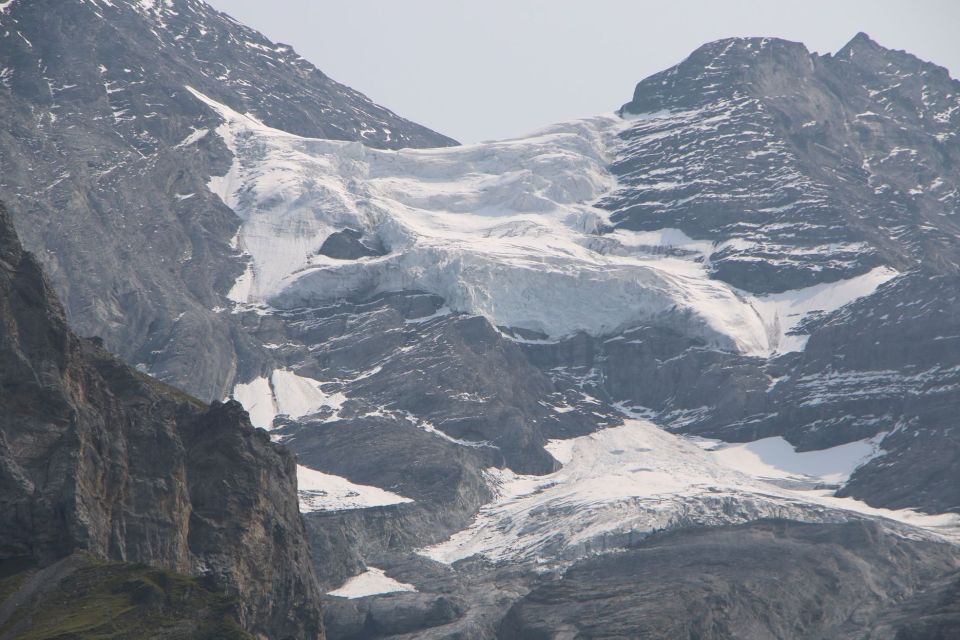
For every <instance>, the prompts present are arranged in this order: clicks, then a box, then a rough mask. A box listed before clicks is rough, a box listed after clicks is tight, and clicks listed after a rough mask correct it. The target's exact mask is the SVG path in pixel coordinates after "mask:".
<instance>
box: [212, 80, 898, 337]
mask: <svg viewBox="0 0 960 640" xmlns="http://www.w3.org/2000/svg"><path fill="white" fill-rule="evenodd" d="M193 93H194V95H195V96H197V98H198V99H200V100H202V101H204V102H205V103H206V104H207V105H209V106H210V107H212V108H213V109H215V110H216V111H217V112H218V113H219V114H220V115H221V116H222V117H223V119H224V123H223V124H222V125H221V126H219V127H218V128H217V133H218V134H219V135H220V136H221V137H222V138H223V139H224V141H225V142H226V143H227V144H228V146H229V147H230V148H231V149H232V151H233V153H234V161H233V164H232V166H231V167H230V169H229V170H228V172H227V173H226V174H225V175H224V176H220V177H215V178H212V179H211V181H210V185H209V186H210V188H211V190H212V191H213V192H214V193H216V194H218V195H219V196H220V197H221V198H222V199H223V201H224V202H225V203H226V204H227V205H228V206H230V207H231V208H233V209H234V211H235V212H236V213H237V214H238V215H239V216H240V217H241V219H242V220H243V223H242V226H241V229H240V233H239V236H238V242H237V247H238V249H239V250H240V251H242V252H243V253H245V254H247V255H248V256H249V257H250V268H249V270H248V271H247V272H246V273H244V274H243V275H241V277H240V278H239V279H238V281H237V283H236V285H235V286H234V288H233V290H232V291H231V292H230V297H231V299H233V300H234V301H235V302H238V303H269V304H270V305H272V306H274V307H278V308H290V307H297V306H304V305H311V304H315V303H319V302H323V301H325V300H330V299H335V298H338V297H343V296H347V295H356V294H358V293H361V294H364V293H365V294H373V293H377V292H383V291H397V290H424V291H430V292H433V293H436V294H438V295H440V296H442V297H443V298H444V299H445V301H446V303H447V305H448V307H449V308H450V309H451V310H453V311H457V312H468V313H474V314H480V315H484V316H486V317H487V318H489V319H490V320H491V322H493V323H494V324H496V325H499V326H509V327H518V328H524V329H530V330H534V331H540V332H543V333H545V334H547V335H548V336H551V337H560V336H564V335H568V334H571V333H574V332H576V331H586V332H588V333H591V334H595V335H602V334H606V333H611V332H614V331H616V330H618V329H620V328H623V327H626V326H629V325H631V324H636V323H638V322H654V323H665V324H670V325H671V326H674V327H681V328H683V329H684V330H686V331H687V332H688V333H689V334H691V335H694V336H699V337H702V338H704V339H706V340H707V342H708V343H710V344H712V345H714V346H718V347H720V348H726V349H732V350H737V351H740V352H743V353H747V354H752V355H769V354H771V353H773V352H775V351H777V350H780V351H782V350H784V349H791V348H795V346H796V344H798V343H799V342H800V341H799V340H792V341H791V339H789V338H786V337H784V334H785V333H786V332H787V331H788V330H789V329H790V328H791V327H793V326H794V325H796V324H797V323H798V322H799V320H800V319H801V318H802V315H803V314H804V313H806V312H808V311H810V310H815V309H820V308H823V309H826V310H832V309H833V308H835V307H836V306H837V305H839V304H842V303H844V302H849V300H850V299H851V298H852V297H855V296H854V294H856V295H864V294H866V293H869V292H870V291H872V289H871V288H870V286H868V285H871V284H872V285H876V284H877V283H878V282H879V281H882V279H883V278H884V277H889V276H890V274H891V272H890V271H889V270H884V271H882V272H877V273H872V274H868V276H869V277H867V276H861V279H854V280H853V281H850V283H852V284H848V283H846V282H840V283H833V284H829V285H819V286H818V287H813V288H811V289H810V290H802V291H798V292H787V293H786V294H778V296H767V297H755V296H751V295H748V294H745V293H744V292H742V291H738V290H736V289H734V288H733V287H731V286H729V285H727V284H725V283H723V282H719V281H717V280H712V279H710V278H709V277H708V274H707V271H706V268H705V264H706V262H705V261H702V260H701V261H697V260H695V259H694V258H696V257H697V256H698V255H709V252H711V251H713V250H717V249H719V248H722V246H719V247H713V245H712V243H710V242H705V241H695V240H692V239H690V238H686V237H685V236H684V235H683V234H682V233H681V232H679V231H677V230H672V229H664V230H661V231H659V232H645V233H636V232H626V231H618V232H616V233H613V234H606V235H598V234H597V229H598V228H599V227H600V226H601V225H603V224H605V223H606V222H607V221H608V213H607V212H606V211H603V210H600V209H598V208H596V207H594V206H592V204H591V203H593V202H595V201H596V200H597V199H598V198H600V197H601V196H602V195H603V194H605V193H607V192H608V191H609V190H610V189H612V188H613V187H614V186H615V179H614V177H613V176H612V175H611V174H610V173H609V172H608V170H607V168H606V167H607V165H608V163H609V162H610V160H611V156H610V153H611V152H612V150H614V149H615V148H616V145H617V144H618V142H617V138H616V134H617V133H618V132H619V131H620V130H622V128H623V127H625V126H629V123H625V122H624V121H623V120H621V119H620V118H618V117H616V116H614V115H602V116H597V117H594V118H590V119H585V120H579V121H574V122H569V123H562V124H558V125H554V126H552V127H549V128H547V129H544V130H542V131H539V132H536V133H534V134H531V135H530V136H528V137H525V138H518V139H513V140H503V141H498V142H485V143H481V144H474V145H465V146H462V147H452V148H442V149H406V150H400V151H383V150H376V149H371V148H368V147H364V146H363V145H361V144H359V143H351V142H338V141H330V140H316V139H308V138H301V137H298V136H294V135H291V134H288V133H285V132H282V131H278V130H275V129H271V128H269V127H267V126H265V125H264V124H262V123H261V122H260V121H258V120H256V119H255V118H253V117H252V116H249V115H243V114H240V113H237V112H236V111H233V110H231V109H230V108H228V107H226V106H224V105H222V104H220V103H217V102H216V101H214V100H212V99H210V98H208V97H206V96H204V95H202V94H200V93H198V92H196V91H193ZM345 227H351V228H354V229H358V230H362V231H363V232H364V233H365V234H366V236H367V237H368V238H370V239H371V240H376V241H378V242H379V243H380V244H382V245H383V246H384V247H385V248H386V249H387V251H388V253H387V255H385V256H383V257H368V258H362V259H359V260H334V259H331V258H327V257H324V256H318V255H317V251H318V249H319V248H320V246H321V245H322V244H323V242H324V241H325V240H326V239H327V237H328V236H329V235H330V234H331V233H333V232H335V231H339V230H341V229H343V228H345ZM728 244H729V241H728ZM664 246H671V247H679V248H683V249H686V250H688V251H689V252H690V255H689V256H679V257H675V256H665V255H664V254H663V252H662V251H651V250H650V249H651V247H652V248H657V247H664ZM570 300H575V301H576V302H577V303H576V304H570V303H569V301H570Z"/></svg>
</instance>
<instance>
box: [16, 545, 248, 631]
mask: <svg viewBox="0 0 960 640" xmlns="http://www.w3.org/2000/svg"><path fill="white" fill-rule="evenodd" d="M14 577H15V576H12V577H10V578H7V579H6V580H12V579H13V578H14ZM6 580H4V581H3V582H0V587H3V585H4V584H5V583H6ZM23 580H25V577H22V578H21V579H20V581H19V584H22V583H23ZM236 604H237V602H236V600H235V599H234V598H232V597H229V596H226V595H224V594H222V593H219V592H216V591H213V590H211V589H210V588H208V587H207V586H205V585H204V584H203V583H202V582H201V581H200V580H197V579H195V578H190V577H188V576H184V575H182V574H179V573H175V572H173V571H166V570H163V569H157V568H154V567H148V566H145V565H137V564H127V563H106V562H94V561H91V562H89V563H87V564H85V565H84V566H82V567H81V568H79V569H77V570H76V571H74V572H72V573H70V574H69V575H67V576H66V577H64V578H63V579H62V580H61V581H60V583H59V584H58V585H56V586H55V587H54V588H52V589H49V590H47V591H46V592H45V593H44V594H43V595H41V596H39V597H35V598H33V599H32V600H31V601H30V602H28V603H25V604H24V605H21V606H20V608H19V609H17V611H16V612H15V613H14V615H13V616H12V617H11V619H10V620H8V621H7V623H6V624H4V625H3V627H2V628H0V635H2V634H3V633H4V632H7V631H10V630H16V631H17V635H16V637H17V638H19V639H20V640H54V639H59V640H107V639H110V640H124V639H127V638H129V639H157V640H159V639H165V640H166V639H170V640H173V639H181V638H183V639H186V638H191V639H199V640H252V636H250V635H249V634H247V633H246V632H244V631H243V630H242V629H241V628H240V626H239V625H238V624H237V622H236V618H235V611H236Z"/></svg>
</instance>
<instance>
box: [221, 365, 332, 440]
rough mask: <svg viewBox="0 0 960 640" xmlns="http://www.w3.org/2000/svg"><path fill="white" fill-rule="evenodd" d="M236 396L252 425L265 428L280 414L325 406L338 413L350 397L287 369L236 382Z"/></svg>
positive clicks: (304, 412) (300, 414) (297, 413)
mask: <svg viewBox="0 0 960 640" xmlns="http://www.w3.org/2000/svg"><path fill="white" fill-rule="evenodd" d="M233 397H234V399H235V400H237V401H239V402H240V404H242V405H243V406H244V408H245V409H246V410H247V413H249V414H250V422H251V424H253V426H255V427H260V428H262V429H271V428H272V427H273V420H274V418H276V417H277V416H279V415H287V416H290V417H291V418H302V417H303V416H307V415H310V414H313V413H317V412H318V411H320V410H321V409H323V408H324V407H329V408H330V409H332V410H333V412H334V415H336V412H338V411H339V410H340V408H341V407H342V406H343V403H344V402H345V401H346V399H347V398H346V396H344V395H343V394H342V393H327V392H325V391H323V390H322V389H321V383H320V382H318V381H317V380H314V379H313V378H308V377H306V376H300V375H297V374H296V373H294V372H292V371H289V370H287V369H275V370H274V371H273V372H272V373H271V374H270V376H269V378H268V377H265V376H260V377H258V378H255V379H254V380H252V381H250V382H246V383H243V384H238V385H235V386H234V388H233Z"/></svg>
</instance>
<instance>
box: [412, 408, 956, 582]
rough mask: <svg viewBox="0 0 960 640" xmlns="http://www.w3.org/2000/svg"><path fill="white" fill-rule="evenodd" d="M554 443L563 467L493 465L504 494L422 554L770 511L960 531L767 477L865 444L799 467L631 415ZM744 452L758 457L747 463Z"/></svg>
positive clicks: (933, 519) (538, 549)
mask: <svg viewBox="0 0 960 640" xmlns="http://www.w3.org/2000/svg"><path fill="white" fill-rule="evenodd" d="M762 449H763V447H761V450H762ZM548 450H549V451H550V452H551V454H552V455H553V456H554V457H555V458H556V459H557V460H558V461H559V462H561V463H562V464H563V465H564V466H563V468H562V469H560V470H559V471H557V472H555V473H552V474H550V475H546V476H521V475H516V474H514V473H511V472H509V471H504V470H500V469H490V470H488V472H487V473H488V476H489V478H490V481H491V484H492V486H493V488H494V490H495V492H496V494H497V497H496V499H495V500H494V501H493V502H491V503H490V504H488V505H486V506H484V507H483V508H482V509H481V511H480V513H479V514H478V516H477V517H476V519H475V520H474V522H473V523H472V524H471V526H470V527H468V528H467V529H465V530H463V531H460V532H458V533H456V534H454V535H453V536H452V537H451V538H450V539H449V540H447V541H445V542H442V543H440V544H438V545H434V546H432V547H429V548H426V549H423V550H421V553H423V554H424V555H426V556H428V557H430V558H433V559H435V560H438V561H441V562H447V563H450V562H455V561H457V560H459V559H462V558H467V557H470V556H472V555H475V554H479V555H483V556H486V557H488V558H490V559H492V560H498V561H510V562H516V561H521V560H536V561H540V562H548V561H552V560H554V559H559V560H560V561H565V560H572V559H575V558H577V557H582V556H583V555H586V554H589V553H593V552H596V551H602V550H606V549H611V548H618V547H622V546H624V545H625V544H626V543H628V542H629V541H631V540H636V539H638V538H639V537H640V536H642V535H645V534H648V533H650V532H653V531H657V530H662V529H668V528H673V527H679V526H689V525H719V524H734V523H742V522H748V521H752V520H756V519H759V518H769V517H775V518H787V519H792V520H798V521H807V522H838V521H843V520H848V519H851V518H857V517H863V516H869V517H879V518H885V519H887V520H891V521H896V522H899V523H904V524H908V525H911V526H912V527H922V529H917V530H916V534H917V535H921V536H925V535H937V536H954V537H955V536H956V535H957V533H958V532H960V516H956V515H955V514H948V515H946V516H928V515H924V514H919V513H916V512H913V511H908V510H903V511H890V510H884V509H873V508H871V507H868V506H867V505H865V504H863V503H861V502H858V501H856V500H852V499H841V498H836V497H833V496H832V495H831V493H830V492H829V491H823V490H793V489H787V488H783V487H781V486H776V485H774V484H771V483H768V482H766V481H765V476H770V475H778V476H779V477H785V476H787V475H789V473H791V472H794V470H795V469H796V468H802V469H805V470H806V471H812V472H814V473H817V472H823V473H824V474H825V475H827V476H834V477H836V476H837V475H838V474H840V473H845V472H847V469H848V468H849V466H850V464H851V463H850V462H849V461H850V460H851V459H852V458H854V457H855V456H857V455H859V454H861V453H866V448H865V447H852V448H847V449H844V450H842V453H843V455H842V456H840V455H837V456H836V458H838V459H839V458H841V457H842V458H844V460H845V462H844V464H842V465H841V464H840V463H839V462H838V461H837V460H835V461H834V462H833V463H831V462H826V463H824V464H823V465H819V464H817V463H813V462H812V461H811V460H809V459H807V458H803V459H802V464H801V466H800V467H794V466H793V465H794V463H795V462H796V459H795V458H793V459H791V458H790V457H789V456H780V457H779V458H771V457H769V456H766V457H761V456H759V455H756V454H755V453H753V455H755V456H756V457H757V458H758V459H759V460H760V461H763V460H766V463H764V464H759V463H758V462H757V461H756V460H753V459H752V458H750V457H749V456H748V455H747V453H744V452H743V451H740V452H738V454H737V455H733V454H731V455H729V456H724V455H716V454H714V453H711V452H709V451H705V450H704V449H703V448H701V446H698V445H697V444H695V443H694V442H692V441H690V440H688V439H686V438H682V437H678V436H675V435H673V434H670V433H668V432H666V431H663V430H661V429H659V428H658V427H656V426H655V425H654V424H652V423H650V422H648V421H646V420H641V419H631V420H628V421H627V422H626V423H625V424H624V425H623V426H620V427H614V428H610V429H605V430H602V431H598V432H596V433H593V434H590V435H587V436H582V437H578V438H573V439H570V440H560V441H552V442H551V443H550V444H549V446H548ZM872 451H873V450H872V448H871V452H872ZM751 453H752V452H751ZM799 455H800V456H803V455H805V454H799ZM867 455H869V453H867ZM744 459H750V460H751V464H750V465H745V464H743V462H744ZM772 463H777V464H780V465H781V467H779V468H778V467H775V466H773V464H772ZM771 470H773V471H771ZM838 470H839V471H838ZM754 474H756V475H754ZM756 476H760V477H756ZM911 531H913V530H911Z"/></svg>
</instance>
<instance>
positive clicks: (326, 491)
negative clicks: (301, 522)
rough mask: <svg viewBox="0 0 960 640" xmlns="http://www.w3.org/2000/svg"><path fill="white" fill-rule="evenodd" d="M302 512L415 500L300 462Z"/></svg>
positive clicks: (298, 478)
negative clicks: (324, 471) (318, 469)
mask: <svg viewBox="0 0 960 640" xmlns="http://www.w3.org/2000/svg"><path fill="white" fill-rule="evenodd" d="M297 493H298V494H299V498H300V513H312V512H314V511H345V510H348V509H369V508H370V507H382V506H386V505H391V504H403V503H406V502H413V500H411V499H410V498H405V497H404V496H401V495H399V494H396V493H391V492H389V491H386V490H384V489H381V488H379V487H373V486H370V485H365V484H357V483H355V482H350V481H349V480H347V479H346V478H343V477H341V476H336V475H333V474H330V473H323V472H322V471H317V470H315V469H311V468H309V467H305V466H303V465H299V464H298V465H297Z"/></svg>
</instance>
